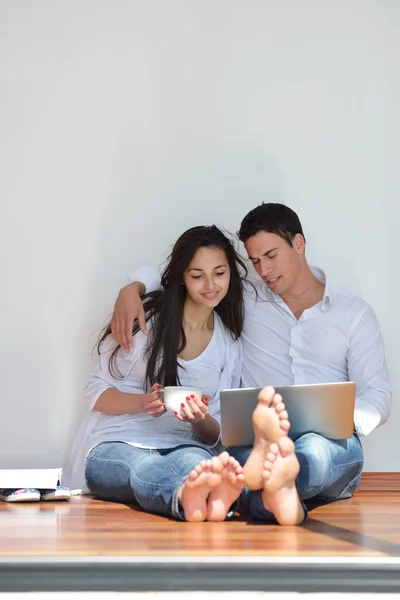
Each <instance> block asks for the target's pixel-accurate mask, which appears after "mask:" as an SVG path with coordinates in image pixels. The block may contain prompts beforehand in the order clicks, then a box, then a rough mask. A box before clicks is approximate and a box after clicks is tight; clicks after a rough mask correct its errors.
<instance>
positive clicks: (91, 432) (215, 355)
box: [63, 313, 241, 491]
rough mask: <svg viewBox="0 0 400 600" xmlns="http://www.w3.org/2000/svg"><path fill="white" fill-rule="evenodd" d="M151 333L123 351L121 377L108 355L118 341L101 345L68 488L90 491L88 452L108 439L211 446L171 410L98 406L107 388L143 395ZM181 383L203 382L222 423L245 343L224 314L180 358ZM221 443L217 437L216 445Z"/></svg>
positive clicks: (196, 384)
mask: <svg viewBox="0 0 400 600" xmlns="http://www.w3.org/2000/svg"><path fill="white" fill-rule="evenodd" d="M147 342H148V337H146V336H145V335H144V334H143V333H142V332H140V331H139V332H138V333H137V334H136V335H135V336H134V344H133V347H132V349H131V351H130V352H129V353H126V352H125V351H123V350H120V351H119V352H118V354H117V367H118V370H119V372H120V373H121V375H122V379H117V378H115V377H113V375H112V374H111V373H110V370H109V365H108V362H109V357H110V355H111V353H112V351H113V350H114V348H115V346H116V343H115V340H114V339H113V338H112V336H111V335H110V336H108V338H106V339H105V340H104V342H103V344H102V347H101V354H100V357H99V362H98V365H97V366H96V368H95V370H94V372H93V373H92V375H91V377H90V378H89V380H88V382H87V385H86V387H85V396H86V400H87V414H86V417H85V419H84V420H83V422H82V425H81V427H80V429H79V431H78V434H77V436H76V438H75V441H74V443H73V447H72V451H71V456H70V459H69V461H68V464H67V466H66V468H65V469H64V471H63V482H64V483H65V485H67V486H68V487H72V488H81V489H83V490H84V491H86V490H87V487H86V482H85V463H86V457H87V455H88V452H89V451H90V450H91V449H92V448H93V447H94V446H96V445H97V444H100V443H101V442H106V441H118V442H126V443H128V444H131V445H133V446H138V447H141V448H159V449H163V448H174V447H176V446H179V445H180V444H189V443H192V444H196V445H200V446H204V447H209V446H207V445H206V444H203V443H202V442H200V440H199V439H198V438H197V437H196V436H195V435H194V433H193V429H192V427H191V425H190V424H189V423H183V422H181V421H179V420H178V419H177V418H176V417H175V416H174V415H173V414H172V413H170V412H166V413H164V414H163V415H161V416H160V417H157V418H154V417H151V416H150V415H148V414H147V413H135V414H125V415H106V414H103V413H101V412H98V411H93V407H94V405H95V404H96V402H97V400H98V398H99V397H100V396H101V394H102V393H103V392H104V391H105V390H107V389H108V388H115V389H117V390H119V391H120V392H125V393H134V394H135V393H136V394H143V393H145V390H144V382H145V375H146V349H147ZM179 362H180V363H181V364H182V368H180V369H179V377H180V381H181V384H182V385H184V386H190V387H198V388H200V389H201V390H202V392H203V395H208V396H210V402H209V405H208V406H209V412H210V414H211V416H212V417H214V418H215V419H217V421H219V422H220V403H219V395H220V391H221V390H222V389H225V388H229V387H238V386H239V385H240V373H241V342H240V341H238V340H236V341H234V340H233V338H232V336H231V334H230V332H229V331H228V330H227V329H226V328H225V327H224V325H223V323H222V321H221V319H220V318H219V316H218V315H217V314H216V313H214V332H213V335H212V337H211V340H210V342H209V344H208V345H207V347H206V348H205V350H204V351H203V352H202V353H201V354H200V355H199V356H198V357H197V358H195V359H193V360H191V361H184V360H182V359H179ZM217 443H218V440H217V441H216V442H215V444H214V445H216V444H217Z"/></svg>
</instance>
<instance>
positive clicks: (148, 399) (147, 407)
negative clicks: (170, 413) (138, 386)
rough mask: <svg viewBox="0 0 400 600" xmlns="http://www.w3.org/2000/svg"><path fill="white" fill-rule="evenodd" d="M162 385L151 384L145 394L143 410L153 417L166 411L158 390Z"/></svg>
mask: <svg viewBox="0 0 400 600" xmlns="http://www.w3.org/2000/svg"><path fill="white" fill-rule="evenodd" d="M159 390H161V385H159V384H158V383H155V384H154V385H152V386H151V388H150V391H149V393H148V394H143V412H147V414H148V415H150V416H151V417H161V415H163V414H164V413H165V412H166V408H165V406H164V403H163V401H162V398H161V396H160V394H159V393H158V391H159Z"/></svg>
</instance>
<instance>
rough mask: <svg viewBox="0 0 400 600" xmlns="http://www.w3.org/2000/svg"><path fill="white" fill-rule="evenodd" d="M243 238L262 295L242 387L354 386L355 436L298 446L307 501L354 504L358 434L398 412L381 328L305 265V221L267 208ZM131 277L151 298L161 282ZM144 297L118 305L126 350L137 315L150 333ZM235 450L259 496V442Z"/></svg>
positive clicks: (251, 301)
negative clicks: (348, 501) (394, 408)
mask: <svg viewBox="0 0 400 600" xmlns="http://www.w3.org/2000/svg"><path fill="white" fill-rule="evenodd" d="M239 238H240V239H241V241H242V242H243V243H244V245H245V248H246V251H247V254H248V256H249V259H250V260H251V262H252V263H253V265H254V268H255V270H256V272H257V274H258V277H256V276H254V279H252V283H253V284H254V286H255V289H256V292H257V293H254V292H252V291H251V290H249V291H248V293H246V294H245V320H244V328H243V333H242V341H243V371H242V384H241V385H242V387H262V386H264V385H265V384H266V383H268V384H270V385H272V386H284V385H291V384H305V383H329V382H336V381H349V380H350V381H354V382H355V383H356V388H357V396H356V408H355V414H354V428H355V432H354V435H353V437H352V438H351V439H348V440H339V441H337V440H330V439H326V438H324V437H322V436H320V435H317V434H314V433H308V434H305V435H303V436H301V437H300V438H299V439H297V440H296V442H295V453H296V456H297V459H298V462H299V464H300V472H299V474H298V476H297V478H296V487H297V491H298V494H299V497H300V499H301V500H303V501H304V500H306V501H307V500H308V501H312V502H318V503H320V502H329V501H332V500H339V499H344V498H349V497H350V496H351V495H352V494H353V492H354V491H355V490H356V488H357V486H358V484H359V482H360V478H361V472H362V467H363V453H362V446H361V443H360V440H359V436H362V435H368V434H369V433H370V432H371V431H372V430H373V429H375V428H376V427H378V426H379V425H381V424H383V423H384V422H385V421H386V420H387V419H388V417H389V414H390V409H391V387H390V382H389V376H388V372H387V368H386V362H385V352H384V345H383V340H382V336H381V333H380V329H379V324H378V321H377V319H376V317H375V315H374V313H373V311H372V309H371V308H370V307H369V306H368V304H367V303H366V302H364V301H363V300H361V299H360V298H357V297H356V296H353V295H352V294H350V293H348V292H345V291H343V290H340V289H338V288H336V287H334V286H332V285H331V284H330V283H329V282H328V281H327V280H326V277H325V274H324V273H323V271H321V270H320V269H317V268H315V267H310V266H309V265H308V262H307V259H306V256H305V236H304V233H303V229H302V226H301V223H300V221H299V218H298V216H297V215H296V213H295V212H294V211H293V210H291V209H290V208H288V207H287V206H284V205H282V204H273V203H268V204H261V205H260V206H258V207H257V208H255V209H254V210H252V211H250V212H249V213H248V214H247V215H246V216H245V218H244V219H243V221H242V223H241V226H240V230H239ZM151 273H152V271H151V272H150V275H151ZM134 280H135V281H136V282H137V281H143V282H144V283H145V284H146V288H147V289H148V291H150V289H151V288H152V287H154V286H156V285H157V281H154V276H153V277H150V278H149V271H148V269H146V270H144V271H143V270H138V271H136V273H135V274H134ZM138 291H141V292H142V293H143V292H144V287H143V286H142V285H140V284H131V285H130V286H127V287H125V288H123V289H122V290H121V291H120V294H119V297H118V300H117V303H116V306H115V311H114V317H113V334H114V337H116V339H117V340H118V341H120V343H121V345H122V346H123V347H125V348H128V347H129V345H130V343H131V339H132V336H131V331H132V322H133V319H134V318H136V317H138V318H139V323H140V324H141V326H142V328H144V329H145V323H144V315H143V313H142V311H141V310H140V303H139V302H138ZM271 441H272V440H271ZM229 452H230V453H231V454H232V455H233V456H235V457H236V458H237V459H238V460H239V462H240V463H241V464H242V465H245V476H246V469H247V476H246V484H247V485H250V487H251V488H252V489H258V488H259V487H260V483H259V482H257V481H252V473H256V472H258V470H259V469H256V468H254V462H256V463H257V461H258V460H259V459H258V454H262V458H260V460H265V456H266V453H267V450H266V451H263V448H262V443H261V446H260V443H258V444H257V445H256V447H255V448H254V449H253V452H252V453H251V448H248V447H237V448H230V449H229ZM246 461H247V464H246ZM243 500H244V504H245V508H246V509H247V511H248V513H249V514H253V515H254V514H255V511H254V510H252V502H254V493H253V492H250V491H249V490H246V491H245V493H244V495H243ZM263 518H264V517H263Z"/></svg>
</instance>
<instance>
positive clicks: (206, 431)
mask: <svg viewBox="0 0 400 600" xmlns="http://www.w3.org/2000/svg"><path fill="white" fill-rule="evenodd" d="M192 429H193V433H194V434H195V436H196V437H197V438H199V440H200V441H201V442H203V443H204V444H207V445H208V446H213V445H214V444H215V442H216V441H217V440H218V437H219V431H220V429H219V423H218V421H217V419H214V417H212V416H211V415H209V414H208V415H206V416H205V417H204V419H203V420H202V421H196V422H194V423H192Z"/></svg>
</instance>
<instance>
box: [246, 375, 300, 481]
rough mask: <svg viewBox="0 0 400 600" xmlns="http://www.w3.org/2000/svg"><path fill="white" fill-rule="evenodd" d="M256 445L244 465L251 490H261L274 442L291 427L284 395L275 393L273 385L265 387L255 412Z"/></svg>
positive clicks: (259, 396)
mask: <svg viewBox="0 0 400 600" xmlns="http://www.w3.org/2000/svg"><path fill="white" fill-rule="evenodd" d="M253 427H254V445H253V450H252V451H251V454H250V456H249V458H248V459H247V462H246V464H245V466H244V480H245V484H246V485H247V487H248V488H249V489H250V490H261V489H262V488H263V485H264V482H263V478H262V472H263V470H264V462H265V460H266V458H267V454H268V451H269V447H270V445H271V443H272V442H278V440H279V439H280V438H281V437H282V436H287V433H288V431H289V429H290V423H289V420H288V414H287V411H286V407H285V405H284V403H283V401H282V396H280V395H279V394H275V390H274V388H273V387H271V386H267V387H265V388H263V389H262V390H261V391H260V393H259V395H258V404H257V406H256V408H255V410H254V412H253Z"/></svg>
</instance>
